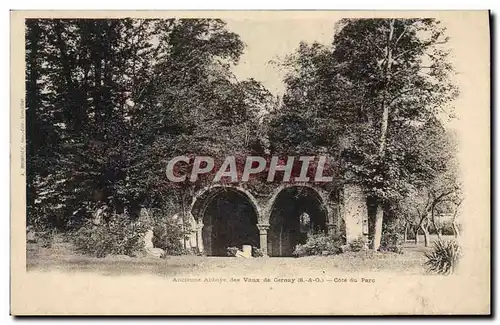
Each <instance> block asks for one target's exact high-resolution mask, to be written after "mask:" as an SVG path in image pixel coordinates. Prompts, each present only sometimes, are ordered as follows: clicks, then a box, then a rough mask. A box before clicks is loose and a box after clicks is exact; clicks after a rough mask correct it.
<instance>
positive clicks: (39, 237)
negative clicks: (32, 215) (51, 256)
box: [26, 226, 57, 248]
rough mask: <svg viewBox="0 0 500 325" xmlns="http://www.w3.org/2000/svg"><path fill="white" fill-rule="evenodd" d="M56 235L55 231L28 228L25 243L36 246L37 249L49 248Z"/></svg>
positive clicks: (46, 228)
mask: <svg viewBox="0 0 500 325" xmlns="http://www.w3.org/2000/svg"><path fill="white" fill-rule="evenodd" d="M56 234H57V231H56V230H55V229H51V228H48V227H45V228H37V229H35V227H32V226H28V227H27V228H26V241H27V243H31V244H37V245H38V246H39V247H43V248H50V247H51V246H52V242H53V240H54V236H55V235H56Z"/></svg>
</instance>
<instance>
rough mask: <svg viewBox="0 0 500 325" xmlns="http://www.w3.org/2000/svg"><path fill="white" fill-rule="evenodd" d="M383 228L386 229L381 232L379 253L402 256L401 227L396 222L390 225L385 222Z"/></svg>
mask: <svg viewBox="0 0 500 325" xmlns="http://www.w3.org/2000/svg"><path fill="white" fill-rule="evenodd" d="M388 224H389V225H388ZM386 225H387V226H386ZM384 226H386V227H385V229H383V231H382V240H381V243H380V251H385V252H393V253H398V254H402V253H403V248H402V244H403V234H402V229H401V227H399V225H398V224H397V223H396V222H394V223H392V224H390V223H388V222H386V223H385V224H384Z"/></svg>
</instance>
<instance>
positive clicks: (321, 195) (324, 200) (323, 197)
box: [262, 183, 332, 224]
mask: <svg viewBox="0 0 500 325" xmlns="http://www.w3.org/2000/svg"><path fill="white" fill-rule="evenodd" d="M292 187H305V188H308V189H310V190H311V191H312V193H314V194H315V196H316V198H317V199H318V201H319V203H320V205H321V207H322V208H323V209H325V212H326V213H327V217H328V222H330V221H331V215H332V211H331V208H330V205H329V204H328V194H327V193H326V192H325V191H324V190H323V189H321V188H318V187H316V186H313V185H311V184H309V183H290V184H282V185H280V186H279V187H277V188H276V189H275V190H274V191H273V193H272V195H271V197H270V198H269V200H268V202H267V206H266V208H265V211H263V212H262V216H263V219H262V220H263V222H262V223H266V224H268V223H269V220H270V218H271V213H272V211H273V207H274V204H275V203H276V199H277V198H278V196H279V195H280V193H282V192H283V191H284V190H286V189H288V188H292Z"/></svg>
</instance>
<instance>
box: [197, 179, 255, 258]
mask: <svg viewBox="0 0 500 325" xmlns="http://www.w3.org/2000/svg"><path fill="white" fill-rule="evenodd" d="M190 212H191V214H192V215H193V216H194V218H195V220H196V222H197V225H198V227H197V232H198V233H197V238H198V239H197V243H198V247H199V249H200V251H204V252H205V253H206V254H207V255H212V256H225V255H226V249H227V247H229V246H237V247H239V248H241V247H242V245H252V246H256V247H259V243H260V242H259V230H258V226H257V224H258V223H259V221H260V220H261V218H262V217H261V209H260V207H259V204H258V202H257V200H256V199H255V197H254V196H253V195H252V194H251V193H250V192H249V191H247V190H246V189H244V188H241V187H239V186H227V185H212V186H208V187H205V188H203V189H202V190H200V191H198V193H197V194H196V195H195V196H194V197H193V201H192V203H191V206H190Z"/></svg>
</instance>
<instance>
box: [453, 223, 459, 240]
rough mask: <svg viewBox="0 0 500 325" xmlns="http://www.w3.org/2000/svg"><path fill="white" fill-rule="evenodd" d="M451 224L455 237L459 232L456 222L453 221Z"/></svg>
mask: <svg viewBox="0 0 500 325" xmlns="http://www.w3.org/2000/svg"><path fill="white" fill-rule="evenodd" d="M452 226H453V235H454V236H455V238H458V234H459V232H458V226H457V223H456V222H455V221H453V223H452Z"/></svg>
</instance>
